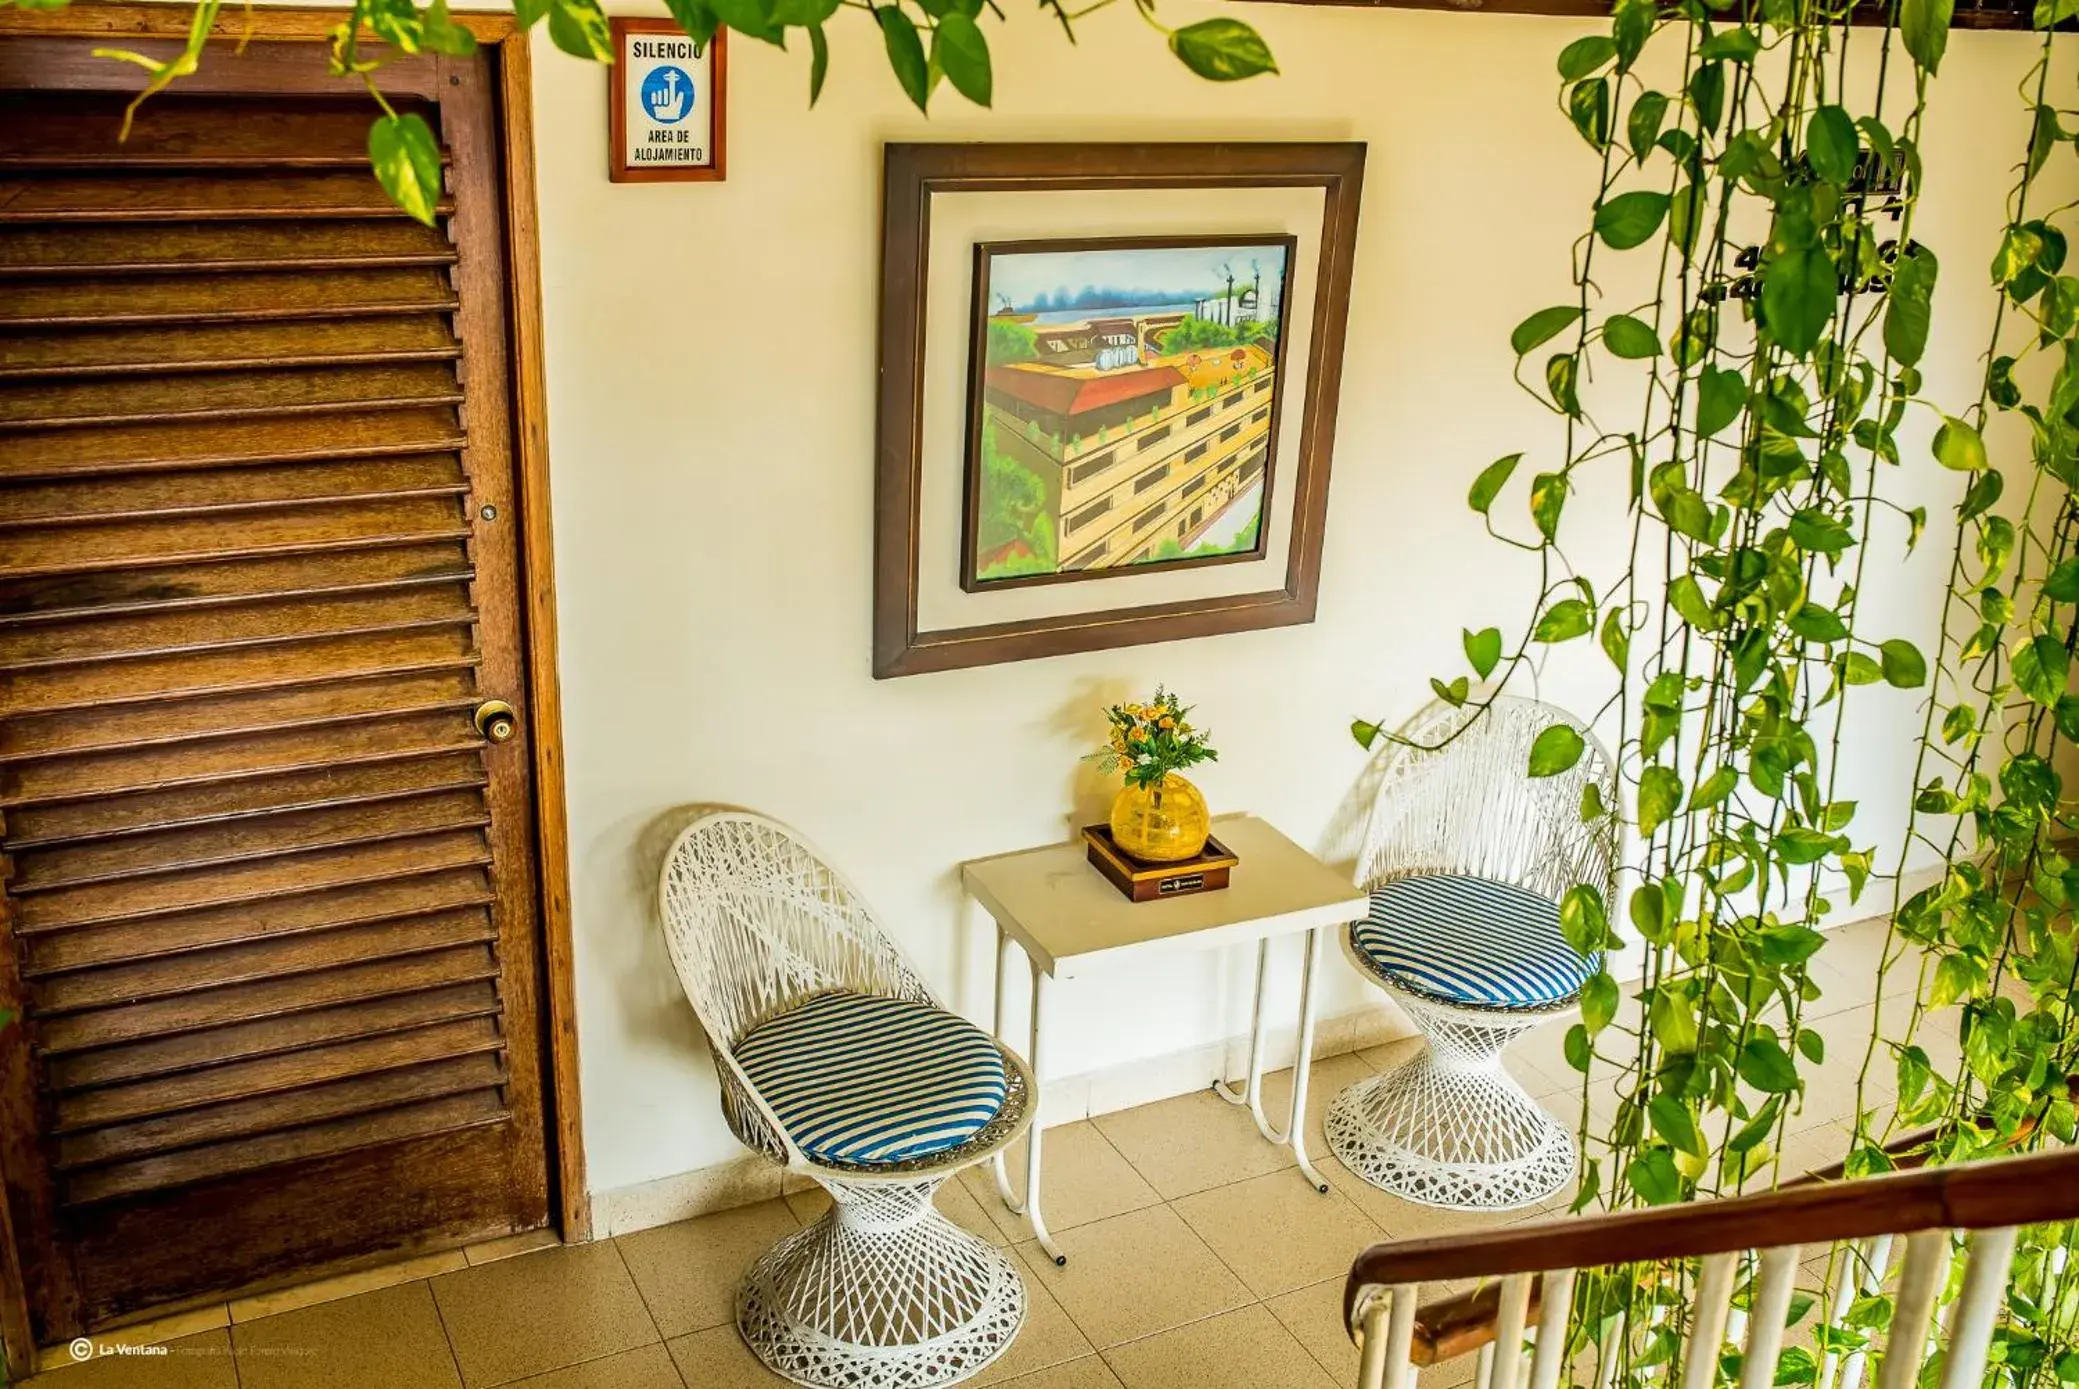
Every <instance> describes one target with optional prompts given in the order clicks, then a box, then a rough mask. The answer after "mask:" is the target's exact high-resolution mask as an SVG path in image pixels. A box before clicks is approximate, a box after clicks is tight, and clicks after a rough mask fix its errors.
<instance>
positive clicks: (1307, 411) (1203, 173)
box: [873, 142, 1365, 679]
mask: <svg viewBox="0 0 2079 1389" xmlns="http://www.w3.org/2000/svg"><path fill="white" fill-rule="evenodd" d="M1364 152H1365V147H1364V146H1363V145H1362V144H1357V143H1339V144H1331V143H1304V144H1303V143H1284V142H1264V143H1244V144H1171V145H1163V144H890V145H889V146H888V147H887V152H886V167H885V193H884V204H883V209H882V223H881V338H880V381H881V389H880V403H879V419H878V424H877V427H876V441H875V442H876V447H875V462H874V599H873V674H874V678H875V679H888V678H890V677H894V676H902V675H920V674H924V673H926V672H929V671H938V670H959V669H963V668H965V667H968V666H979V665H994V664H997V663H999V662H1003V661H1022V660H1029V659H1032V658H1035V657H1039V656H1058V655H1065V654H1067V653H1070V652H1076V651H1099V650H1107V649H1110V648H1113V647H1120V646H1135V645H1141V644H1144V643H1148V642H1156V641H1173V640H1177V639H1181V638H1184V637H1204V636H1216V635H1220V634H1222V633H1227V632H1246V631H1253V630H1256V629H1259V628H1265V627H1285V626H1296V625H1299V624H1302V623H1307V622H1312V621H1313V620H1314V613H1315V608H1316V603H1317V600H1318V593H1319V588H1320V578H1321V536H1322V527H1323V525H1324V523H1325V521H1326V518H1327V513H1328V472H1329V452H1330V448H1331V446H1332V443H1333V440H1334V438H1335V414H1336V402H1337V398H1338V395H1339V392H1340V388H1341V383H1342V361H1343V333H1344V328H1345V326H1346V323H1347V321H1348V317H1349V299H1350V269H1351V260H1352V256H1353V255H1354V253H1355V249H1356V241H1357V207H1358V198H1359V194H1360V192H1361V190H1362V186H1363V182H1364ZM1200 188H1319V189H1321V190H1322V194H1323V199H1322V215H1321V232H1320V253H1319V261H1318V265H1317V269H1316V279H1315V287H1314V316H1313V323H1312V334H1311V338H1310V343H1309V353H1310V357H1309V361H1308V368H1307V377H1306V383H1305V389H1304V391H1303V393H1302V397H1301V399H1300V400H1299V402H1298V405H1299V408H1300V410H1301V415H1300V437H1299V463H1298V467H1297V469H1296V478H1295V493H1294V503H1293V509H1292V539H1291V546H1290V549H1289V551H1288V554H1287V558H1286V565H1285V578H1284V583H1283V585H1282V586H1281V587H1279V588H1274V589H1266V590H1263V591H1261V592H1255V593H1240V594H1222V595H1217V596H1211V597H1206V598H1198V599H1189V600H1185V601H1182V602H1172V603H1155V604H1143V605H1141V606H1139V607H1127V608H1111V609H1107V610H1104V611H1100V612H1089V613H1073V614H1068V615H1064V616H1054V617H1040V618H1029V619H1024V620H1019V621H1013V622H998V623H990V624H986V625H980V626H972V627H949V628H940V629H936V630H931V631H920V630H918V625H917V612H918V563H919V554H920V550H921V544H922V536H921V525H920V520H919V511H920V504H921V501H922V497H923V477H924V460H923V437H924V373H923V364H924V346H925V343H924V327H925V312H924V305H925V299H926V295H927V293H928V289H929V285H930V277H931V265H930V247H931V200H932V198H933V197H935V196H936V195H938V194H940V193H970V192H991V193H1001V192H1047V191H1060V190H1093V189H1096V190H1118V191H1137V190H1144V189H1200ZM1288 273H1289V267H1288ZM1281 312H1283V310H1282V309H1281ZM1283 365H1284V366H1286V367H1288V368H1289V367H1290V365H1291V364H1290V363H1289V362H1287V363H1284V364H1283ZM1283 407H1284V402H1283V399H1282V396H1281V398H1280V409H1281V410H1282V409H1283ZM1267 496H1268V491H1267V490H1266V497H1267ZM1149 568H1150V567H1149V566H1141V567H1140V572H1146V571H1147V570H1148V569H1149ZM998 586H999V585H995V584H991V585H988V587H990V588H992V589H993V588H995V587H998Z"/></svg>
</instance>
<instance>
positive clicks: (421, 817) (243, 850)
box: [8, 789, 490, 896]
mask: <svg viewBox="0 0 2079 1389" xmlns="http://www.w3.org/2000/svg"><path fill="white" fill-rule="evenodd" d="M376 805H377V807H378V808H371V807H370V806H369V805H367V804H365V803H364V804H358V805H347V806H333V807H330V808H327V809H324V810H305V811H298V812H295V813H293V814H287V815H267V816H249V817H247V818H246V819H243V820H238V821H233V822H231V823H229V824H222V825H208V826H202V827H195V828H188V829H178V830H163V831H160V832H158V833H155V834H146V835H129V836H125V837H123V838H120V839H105V840H96V841H91V842H89V843H86V844H74V845H68V846H65V847H63V848H53V849H48V850H39V851H34V852H29V851H24V850H19V849H17V850H16V851H15V872H14V877H13V878H12V879H11V880H10V882H9V883H8V890H9V891H10V892H12V893H15V894H16V895H17V896H29V895H32V894H35V893H39V892H52V891H55V890H57V889H59V888H66V887H82V886H85V885H87V884H90V883H113V882H126V881H136V880H137V879H140V878H157V877H164V876H166V875H167V874H172V873H194V872H199V871H201V870H203V869H207V868H215V867H220V866H223V865H227V864H235V863H250V862H253V861H255V860H260V859H274V858H281V857H287V856H289V855H292V854H307V853H312V852H315V851H317V850H320V849H342V848H346V847H347V846H349V845H355V844H382V843H387V842H389V841H390V840H393V839H409V838H412V837H414V836H417V835H422V834H431V833H436V832H440V831H446V830H461V829H482V828H484V827H485V826H487V825H488V824H490V815H489V814H488V812H487V811H486V810H485V808H484V798H483V796H482V795H481V794H479V793H478V792H477V791H475V790H473V789H471V790H459V791H445V792H438V793H435V794H433V795H428V796H415V797H408V798H402V799H396V800H389V801H383V802H378V803H376Z"/></svg>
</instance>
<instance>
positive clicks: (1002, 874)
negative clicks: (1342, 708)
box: [960, 815, 1370, 1264]
mask: <svg viewBox="0 0 2079 1389" xmlns="http://www.w3.org/2000/svg"><path fill="white" fill-rule="evenodd" d="M1213 833H1214V834H1215V835H1216V836H1217V837H1218V838H1219V839H1220V841H1221V842H1222V843H1224V844H1225V845H1227V847H1228V848H1229V849H1231V850H1233V851H1234V853H1235V855H1236V857H1238V858H1239V859H1240V860H1241V861H1240V863H1238V864H1237V865H1236V866H1235V869H1234V872H1233V875H1232V878H1231V880H1230V883H1229V885H1228V886H1227V887H1226V888H1224V889H1222V890H1220V891H1217V892H1203V893H1197V894H1194V895H1192V896H1189V897H1172V898H1166V899H1163V900H1159V901H1154V902H1130V901H1128V900H1127V899H1126V898H1125V897H1124V896H1122V895H1121V894H1120V893H1119V890H1118V889H1117V888H1115V887H1113V886H1112V885H1111V884H1110V883H1108V882H1106V881H1105V880H1104V878H1103V877H1101V876H1100V875H1099V874H1098V871H1097V869H1095V868H1094V867H1092V866H1091V865H1090V864H1089V862H1088V861H1087V860H1086V858H1085V847H1084V845H1083V843H1082V842H1081V840H1080V839H1079V840H1077V841H1076V842H1075V843H1072V844H1052V845H1048V846H1047V847H1045V848H1041V849H1027V850H1023V851H1021V852H1018V853H1012V854H1000V855H997V856H996V857H994V858H985V859H976V860H974V861H973V862H970V863H964V864H962V865H961V866H960V879H961V883H962V885H963V886H964V887H965V888H966V890H967V892H968V894H969V895H970V896H972V897H973V898H974V899H975V900H976V901H977V902H979V903H981V905H982V907H983V909H984V910H986V911H987V912H988V913H989V915H990V916H991V917H993V918H995V921H996V999H995V1016H994V1026H995V1030H996V1034H997V1036H998V1037H999V1038H1001V1037H1003V1032H1004V980H1005V978H1006V977H1007V975H1008V973H1009V969H1008V964H1009V957H1010V946H1011V943H1012V942H1013V941H1015V942H1016V943H1017V944H1018V946H1019V948H1020V949H1022V950H1023V951H1024V952H1025V959H1026V964H1027V966H1028V967H1029V969H1030V971H1031V975H1032V1016H1031V1035H1030V1038H1029V1039H1028V1046H1027V1052H1026V1058H1025V1059H1026V1061H1027V1062H1028V1063H1029V1064H1030V1065H1031V1067H1032V1074H1033V1077H1034V1079H1035V1081H1036V1082H1037V1083H1038V1084H1039V1087H1040V1089H1041V1090H1042V1091H1044V1090H1045V1088H1046V1087H1045V1080H1044V1071H1043V1069H1042V1067H1043V1065H1044V1061H1043V1057H1044V1054H1045V1047H1046V1035H1045V1034H1046V1020H1047V1013H1048V1007H1047V1004H1048V992H1049V990H1048V985H1049V984H1050V983H1051V982H1054V981H1059V980H1064V979H1074V978H1076V977H1078V976H1079V975H1082V974H1085V973H1087V972H1089V971H1090V970H1092V969H1096V968H1102V967H1105V966H1109V965H1112V964H1116V963H1118V962H1120V961H1122V960H1139V959H1143V958H1146V957H1147V956H1149V955H1152V954H1156V953H1159V952H1162V951H1166V950H1180V949H1190V950H1211V949H1218V948H1221V947H1223V946H1229V945H1238V944H1244V943H1246V942H1249V941H1252V940H1253V941H1255V942H1256V943H1257V944H1256V988H1255V1007H1254V1011H1253V1014H1252V1017H1251V1020H1250V1028H1249V1074H1248V1078H1247V1079H1246V1080H1245V1081H1244V1082H1243V1084H1242V1086H1241V1087H1240V1088H1239V1089H1237V1088H1235V1087H1234V1086H1233V1085H1231V1084H1230V1083H1228V1082H1226V1081H1224V1080H1222V1081H1215V1082H1214V1084H1213V1088H1214V1089H1215V1090H1216V1091H1217V1092H1218V1093H1219V1094H1220V1095H1221V1097H1222V1098H1224V1099H1226V1100H1228V1101H1229V1102H1231V1103H1233V1104H1236V1105H1242V1106H1246V1107H1247V1108H1248V1110H1249V1112H1250V1113H1251V1114H1252V1115H1254V1116H1255V1120H1256V1127H1257V1128H1258V1129H1260V1130H1262V1132H1263V1136H1264V1137H1265V1138H1267V1139H1269V1140H1270V1141H1271V1142H1273V1143H1279V1144H1283V1145H1285V1146H1288V1147H1290V1148H1291V1149H1292V1154H1293V1156H1294V1157H1296V1158H1297V1159H1299V1169H1300V1171H1301V1172H1302V1173H1304V1174H1305V1175H1306V1178H1307V1180H1308V1181H1310V1182H1312V1183H1313V1184H1314V1187H1315V1189H1316V1190H1318V1191H1321V1192H1324V1193H1325V1192H1326V1191H1327V1190H1328V1183H1327V1181H1325V1180H1324V1179H1323V1178H1322V1176H1321V1174H1320V1173H1319V1172H1318V1171H1316V1170H1315V1168H1314V1164H1313V1162H1312V1161H1311V1160H1309V1158H1308V1157H1307V1149H1306V1112H1307V1074H1308V1071H1309V1068H1310V1066H1311V1063H1312V1059H1313V1058H1312V1052H1313V1045H1314V971H1315V968H1316V964H1317V961H1318V957H1319V955H1320V938H1321V935H1322V931H1323V928H1324V927H1328V928H1334V927H1340V926H1342V925H1343V924H1345V923H1346V922H1350V921H1355V920H1357V919H1358V918H1360V917H1362V916H1363V915H1364V913H1365V910H1366V908H1367V907H1368V906H1369V905H1370V899H1369V898H1368V897H1367V896H1366V894H1364V893H1363V892H1360V891H1359V890H1358V889H1357V888H1355V887H1353V886H1351V883H1350V879H1349V878H1348V877H1347V876H1345V875H1344V874H1341V873H1337V872H1336V871H1335V870H1333V869H1331V868H1329V867H1328V866H1327V865H1326V864H1324V863H1322V862H1321V861H1320V860H1319V859H1317V858H1315V857H1314V856H1313V855H1312V854H1310V853H1308V852H1307V851H1306V850H1304V849H1302V848H1300V847H1299V846H1298V845H1297V844H1294V843H1293V842H1292V841H1291V840H1289V839H1287V838H1286V837H1285V836H1284V835H1282V834H1280V833H1279V832H1278V831H1277V830H1276V829H1274V828H1272V827H1271V826H1270V825H1269V824H1267V823H1265V822H1264V821H1262V820H1259V819H1257V818H1256V817H1255V816H1253V815H1228V816H1222V817H1220V818H1219V819H1216V820H1215V821H1214V822H1213ZM1296 932H1303V933H1304V944H1303V947H1302V948H1303V951H1304V953H1303V955H1302V957H1301V959H1302V964H1301V969H1300V986H1299V1055H1298V1058H1297V1060H1296V1062H1295V1064H1294V1067H1293V1073H1292V1104H1291V1109H1290V1112H1289V1113H1288V1115H1287V1116H1286V1122H1285V1128H1284V1129H1283V1131H1282V1132H1281V1131H1280V1130H1279V1129H1278V1127H1277V1126H1276V1125H1274V1124H1273V1123H1271V1121H1270V1120H1269V1119H1268V1118H1267V1117H1266V1116H1265V1115H1264V1112H1263V1052H1264V1022H1265V1017H1266V1014H1267V1012H1268V1008H1267V1000H1266V998H1265V996H1264V974H1265V965H1266V964H1267V963H1268V961H1269V958H1270V943H1271V939H1272V938H1273V937H1275V936H1282V935H1288V934H1292V933H1296ZM1006 1040H1007V1039H1006ZM1034 1103H1035V1108H1036V1109H1037V1110H1039V1112H1038V1114H1037V1117H1035V1118H1034V1120H1033V1123H1032V1127H1031V1128H1030V1130H1028V1136H1027V1138H1026V1144H1027V1149H1026V1160H1025V1198H1024V1200H1023V1201H1022V1202H1021V1201H1020V1200H1019V1199H1018V1197H1017V1196H1016V1195H1015V1194H1014V1193H1013V1192H1012V1190H1011V1182H1010V1174H1009V1172H1008V1171H1007V1170H1006V1169H1005V1167H1004V1159H1003V1154H1001V1153H999V1154H998V1155H997V1157H996V1163H995V1166H996V1188H997V1190H998V1192H1000V1193H1001V1194H1002V1196H1003V1201H1004V1204H1005V1205H1006V1206H1008V1207H1010V1209H1011V1211H1012V1212H1013V1213H1014V1214H1018V1215H1023V1216H1025V1217H1026V1218H1027V1219H1028V1220H1030V1221H1031V1222H1032V1230H1033V1234H1034V1235H1036V1236H1037V1237H1038V1239H1039V1243H1040V1248H1042V1249H1044V1250H1046V1251H1047V1254H1048V1256H1049V1257H1051V1258H1052V1259H1053V1260H1054V1262H1055V1263H1057V1264H1065V1263H1067V1262H1068V1256H1067V1255H1065V1254H1063V1253H1062V1252H1061V1250H1060V1248H1059V1247H1058V1246H1056V1244H1055V1243H1054V1238H1053V1236H1052V1235H1051V1234H1049V1233H1048V1231H1047V1223H1046V1221H1045V1219H1044V1218H1043V1217H1042V1216H1041V1214H1040V1125H1041V1124H1042V1123H1044V1122H1045V1114H1044V1110H1043V1109H1042V1108H1040V1106H1041V1104H1042V1101H1041V1097H1040V1096H1034Z"/></svg>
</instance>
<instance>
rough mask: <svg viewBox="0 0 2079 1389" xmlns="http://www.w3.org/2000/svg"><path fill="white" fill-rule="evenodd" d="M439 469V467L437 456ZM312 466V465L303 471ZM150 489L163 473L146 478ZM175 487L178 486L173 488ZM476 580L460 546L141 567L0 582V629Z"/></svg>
mask: <svg viewBox="0 0 2079 1389" xmlns="http://www.w3.org/2000/svg"><path fill="white" fill-rule="evenodd" d="M434 457H436V458H439V459H441V462H440V463H439V465H438V466H440V467H443V468H445V467H446V466H447V459H446V456H444V455H434ZM306 466H314V465H306ZM148 476H149V477H150V478H151V479H152V480H153V481H154V482H159V481H164V480H165V479H166V478H167V476H168V475H167V474H149V475H148ZM175 485H176V486H177V485H178V483H177V482H176V484H175ZM475 577H476V567H475V565H473V564H472V563H471V562H470V558H469V547H468V545H467V543H466V541H465V540H463V539H460V538H451V539H448V540H437V541H431V542H428V543H426V544H423V545H387V546H382V547H380V548H372V549H353V550H343V551H340V552H339V553H337V554H331V555H289V556H281V557H263V558H260V559H250V560H231V561H228V562H225V563H222V564H185V565H183V564H174V565H140V566H138V567H136V568H132V569H123V570H114V571H105V572H102V573H98V574H90V575H84V576H79V577H67V578H61V579H47V578H44V579H40V578H27V579H9V580H0V627H11V626H28V625H31V624H36V623H52V622H70V621H73V620H75V619H78V618H94V617H113V616H120V615H125V614H131V613H148V612H176V611H183V610H193V609H198V608H223V607H237V606H240V605H243V604H248V603H268V602H274V601H276V600H277V599H284V598H318V597H323V596H326V595H337V594H346V593H379V592H384V591H387V590H394V589H403V588H418V587H423V586H425V585H428V584H443V583H466V582H468V581H470V580H472V579H474V578H475Z"/></svg>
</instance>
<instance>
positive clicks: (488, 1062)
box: [57, 1052, 505, 1172]
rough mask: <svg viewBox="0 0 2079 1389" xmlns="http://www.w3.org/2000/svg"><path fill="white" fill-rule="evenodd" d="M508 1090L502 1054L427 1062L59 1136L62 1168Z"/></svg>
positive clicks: (83, 1165)
mask: <svg viewBox="0 0 2079 1389" xmlns="http://www.w3.org/2000/svg"><path fill="white" fill-rule="evenodd" d="M504 1083H505V1062H504V1059H503V1058H502V1057H499V1056H498V1055H496V1054H495V1053H481V1052H480V1053H477V1054H475V1055H471V1056H459V1057H454V1058H451V1059H448V1060H442V1061H431V1062H425V1063H422V1064H420V1065H417V1066H411V1067H405V1068H401V1069H398V1070H394V1071H378V1072H376V1073H374V1074H373V1075H366V1076H354V1077H350V1078H348V1079H345V1080H337V1081H333V1082H332V1083H330V1084H328V1085H320V1086H313V1087H311V1088H309V1089H305V1090H290V1091H286V1092H283V1093H281V1094H275V1095H259V1096H255V1097H253V1098H252V1099H246V1100H229V1101H226V1102H225V1103H223V1104H218V1105H211V1106H210V1107H209V1108H207V1109H202V1110H196V1111H194V1112H192V1113H187V1114H179V1115H168V1116H166V1117H165V1118H158V1119H137V1120H133V1121H131V1122H130V1123H126V1124H111V1125H110V1126H108V1127H107V1128H101V1129H89V1130H87V1131H86V1132H84V1133H77V1134H67V1135H60V1136H59V1138H58V1162H57V1166H58V1169H59V1170H60V1171H64V1172H70V1171H74V1170H77V1169H79V1168H82V1167H95V1166H102V1165H105V1164H107V1163H110V1162H116V1161H120V1160H122V1159H125V1158H138V1157H143V1156H145V1155H147V1154H156V1153H167V1152H176V1151H179V1150H181V1149H187V1148H197V1147H200V1146H202V1145H204V1144H208V1143H217V1142H222V1141H224V1140H227V1139H234V1138H251V1137H256V1136H263V1135H268V1134H279V1133H281V1132H282V1131H283V1130H286V1129H292V1128H300V1127H302V1126H303V1125H305V1124H315V1123H321V1122H323V1121H325V1120H328V1119H339V1118H343V1117H345V1116H347V1115H350V1114H366V1113H368V1112H369V1111H371V1110H377V1109H394V1108H396V1107H397V1106H399V1105H405V1104H411V1103H414V1102H415V1101H419V1100H430V1099H439V1098H442V1097H444V1096H447V1095H457V1094H462V1093H464V1092H465V1091H470V1090H488V1089H492V1088H494V1087H496V1086H499V1085H502V1084H504Z"/></svg>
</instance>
